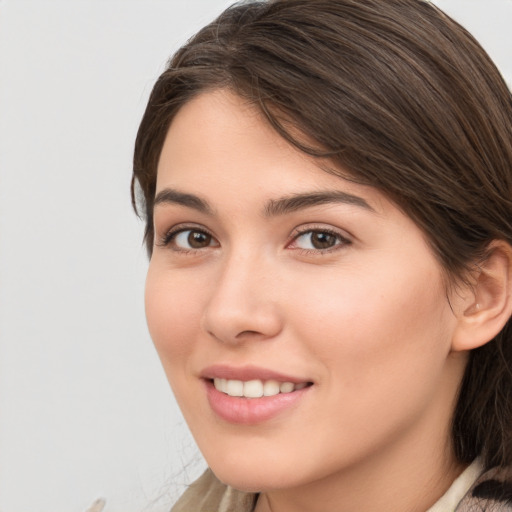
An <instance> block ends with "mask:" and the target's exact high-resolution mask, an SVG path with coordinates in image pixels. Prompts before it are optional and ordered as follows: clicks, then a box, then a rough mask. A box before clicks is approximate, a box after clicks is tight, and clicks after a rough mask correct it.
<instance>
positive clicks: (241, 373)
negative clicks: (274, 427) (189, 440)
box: [201, 366, 314, 425]
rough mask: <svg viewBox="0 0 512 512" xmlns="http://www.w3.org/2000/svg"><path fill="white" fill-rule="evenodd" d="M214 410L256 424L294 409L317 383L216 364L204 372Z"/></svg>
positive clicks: (237, 421) (230, 420)
mask: <svg viewBox="0 0 512 512" xmlns="http://www.w3.org/2000/svg"><path fill="white" fill-rule="evenodd" d="M201 378H202V380H203V382H204V383H205V386H206V395H207V398H208V403H209V404H210V407H211V410H212V412H213V413H214V414H215V415H216V416H217V417H218V418H221V419H222V420H224V421H227V422H228V423H232V424H233V423H234V424H239V425H256V424H260V423H263V422H266V421H269V420H272V419H273V418H274V417H276V416H280V415H281V414H286V413H287V411H293V409H294V408H296V407H298V406H299V405H300V404H301V403H304V402H303V401H304V400H305V399H306V396H307V395H309V394H310V393H309V391H310V389H311V388H312V387H313V385H314V382H312V381H309V380H306V379H301V378H298V377H292V376H288V375H284V374H280V373H276V372H274V371H271V370H266V369H262V368H256V367H252V366H247V367H243V368H234V367H228V366H212V367H209V368H207V369H205V370H204V371H203V372H202V373H201Z"/></svg>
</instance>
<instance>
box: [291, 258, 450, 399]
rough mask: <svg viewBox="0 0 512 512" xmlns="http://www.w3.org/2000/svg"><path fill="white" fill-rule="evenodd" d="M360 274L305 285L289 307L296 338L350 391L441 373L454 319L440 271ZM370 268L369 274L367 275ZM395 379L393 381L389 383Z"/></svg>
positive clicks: (392, 267)
mask: <svg viewBox="0 0 512 512" xmlns="http://www.w3.org/2000/svg"><path fill="white" fill-rule="evenodd" d="M385 263H386V262H383V265H382V267H381V268H383V269H386V271H385V272H384V271H382V272H381V271H379V268H376V267H374V269H373V270H366V271H365V272H357V271H356V270H353V271H348V272H343V273H342V274H341V273H340V275H339V276H336V273H335V272H332V273H331V275H330V276H326V278H325V279H320V280H319V279H318V275H317V276H316V279H315V281H314V284H315V286H314V287H313V286H311V284H312V282H309V280H308V279H307V276H306V279H303V280H302V287H303V288H302V290H296V292H297V293H295V294H294V296H295V297H302V300H301V301H300V304H298V303H296V304H295V305H292V304H290V315H293V316H294V317H295V329H296V332H295V335H296V336H298V337H300V338H302V339H303V340H306V341H307V345H308V349H309V351H310V353H311V354H310V355H311V356H314V357H315V358H316V359H321V360H322V361H323V362H324V364H325V365H326V366H327V367H330V368H331V369H334V367H336V368H337V369H339V371H336V372H335V371H333V372H331V376H330V378H332V379H336V378H338V376H340V375H342V376H343V377H339V378H340V379H342V380H343V384H344V385H345V386H347V387H349V388H359V391H358V394H359V393H360V392H361V390H362V389H364V388H365V387H366V385H367V386H368V388H369V387H371V385H372V384H376V383H378V385H384V387H386V386H387V385H388V383H391V382H392V381H393V378H396V379H397V380H400V379H401V377H400V375H402V376H404V378H410V379H414V378H415V377H416V376H418V379H420V376H424V375H425V374H426V373H428V372H429V371H432V370H434V371H436V370H437V371H440V370H441V367H442V364H443V361H444V359H445V357H446V355H447V353H448V351H449V346H450V333H451V327H452V317H451V316H450V314H449V311H450V310H449V306H448V303H447V300H446V298H445V296H444V292H443V286H442V282H441V278H440V273H439V272H438V270H437V268H435V267H432V266H425V267H424V268H423V269H421V267H420V270H421V271H418V268H417V267H416V268H415V269H414V272H412V271H411V272H408V271H407V270H408V268H407V266H406V265H401V264H400V262H399V261H395V262H394V264H391V263H388V264H387V265H386V264H385ZM369 268H370V267H366V269H369ZM390 375H391V376H393V377H390Z"/></svg>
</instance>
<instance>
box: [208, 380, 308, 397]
mask: <svg viewBox="0 0 512 512" xmlns="http://www.w3.org/2000/svg"><path fill="white" fill-rule="evenodd" d="M213 385H214V386H215V389H216V390H218V391H221V392H222V393H226V394H227V395H229V396H237V397H238V396H239V397H242V396H243V397H245V398H261V397H262V396H274V395H277V394H279V393H291V392H292V391H295V390H299V389H304V388H305V387H306V386H307V383H306V382H301V383H299V384H294V383H293V382H278V381H276V380H267V381H265V382H263V381H261V380H258V379H254V380H249V381H246V382H244V381H241V380H230V379H213Z"/></svg>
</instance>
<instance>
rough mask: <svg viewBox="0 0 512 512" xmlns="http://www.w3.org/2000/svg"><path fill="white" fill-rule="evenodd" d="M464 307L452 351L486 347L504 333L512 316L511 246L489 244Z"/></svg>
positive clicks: (468, 290)
mask: <svg viewBox="0 0 512 512" xmlns="http://www.w3.org/2000/svg"><path fill="white" fill-rule="evenodd" d="M461 306H462V307H461V311H460V312H459V314H458V315H457V316H458V323H457V327H456V330H455V332H454V335H453V338H452V350H453V351H464V350H472V349H474V348H477V347H480V346H482V345H485V344H486V343H487V342H489V341H491V340H492V339H493V338H494V337H495V336H496V335H497V334H498V333H499V332H500V331H501V330H502V329H503V327H504V326H505V324H506V323H507V321H508V320H509V319H510V317H511V315H512V247H511V246H510V245H509V244H508V243H506V242H504V241H501V240H496V241H494V242H492V243H491V244H490V246H489V250H488V256H487V258H486V259H485V261H483V262H482V263H480V264H479V265H478V267H477V269H476V270H475V272H474V275H473V283H472V285H471V286H468V287H467V289H466V290H465V297H464V301H463V304H462V305H461Z"/></svg>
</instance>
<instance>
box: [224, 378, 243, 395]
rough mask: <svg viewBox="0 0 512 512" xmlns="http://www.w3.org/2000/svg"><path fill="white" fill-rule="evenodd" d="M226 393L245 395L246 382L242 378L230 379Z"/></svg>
mask: <svg viewBox="0 0 512 512" xmlns="http://www.w3.org/2000/svg"><path fill="white" fill-rule="evenodd" d="M225 393H227V394H228V395H229V396H244V383H243V382H242V381H241V380H228V381H227V384H226V391H225Z"/></svg>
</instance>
